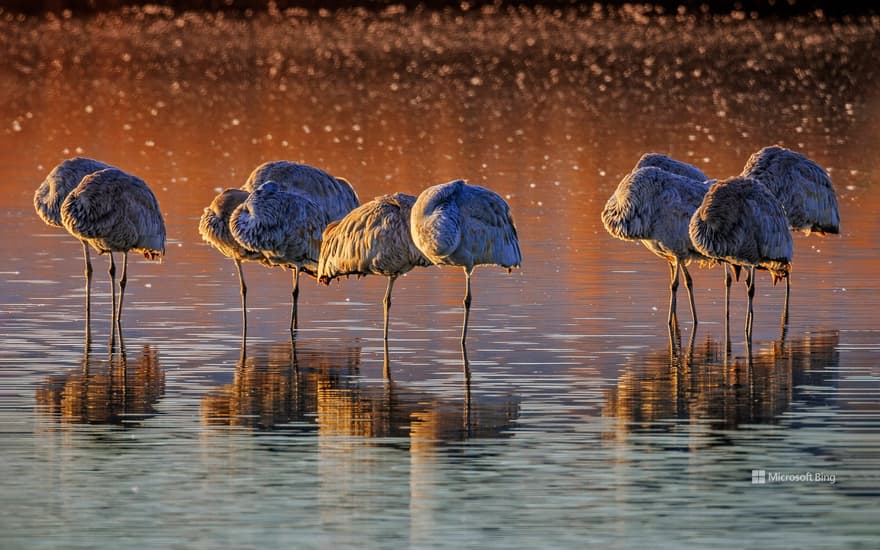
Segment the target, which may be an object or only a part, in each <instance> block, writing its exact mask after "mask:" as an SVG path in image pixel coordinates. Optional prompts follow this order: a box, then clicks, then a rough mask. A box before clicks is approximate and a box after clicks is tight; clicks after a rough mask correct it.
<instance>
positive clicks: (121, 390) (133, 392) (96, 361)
mask: <svg viewBox="0 0 880 550" xmlns="http://www.w3.org/2000/svg"><path fill="white" fill-rule="evenodd" d="M164 393H165V373H164V371H163V370H162V367H161V366H160V365H159V354H158V352H157V350H156V348H155V347H153V346H151V345H149V344H146V345H144V346H143V347H142V348H141V350H140V352H139V353H137V354H136V355H135V356H134V357H132V358H129V357H128V354H127V353H126V351H125V348H124V347H121V348H120V350H119V351H117V352H113V353H111V354H109V355H104V356H103V357H100V356H98V355H97V354H93V353H90V349H89V346H88V345H87V346H86V347H85V350H84V353H83V357H82V361H81V364H80V366H79V367H78V368H76V369H71V370H69V371H68V372H65V373H62V374H53V375H50V376H47V377H46V379H45V380H44V381H43V382H42V383H40V384H38V385H37V389H36V402H37V409H38V410H39V411H41V412H43V413H44V414H46V415H48V416H51V417H55V418H57V419H58V420H59V421H60V422H68V423H78V424H125V425H131V424H138V423H140V422H142V421H144V420H146V419H148V418H150V417H152V416H154V415H156V414H157V411H156V409H155V408H154V405H155V404H156V403H157V402H158V401H159V399H161V398H162V395H163V394H164Z"/></svg>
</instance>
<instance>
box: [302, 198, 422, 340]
mask: <svg viewBox="0 0 880 550" xmlns="http://www.w3.org/2000/svg"><path fill="white" fill-rule="evenodd" d="M415 202H416V198H415V197H414V196H412V195H405V194H403V193H395V194H393V195H383V196H381V197H376V198H375V199H373V200H372V201H370V202H367V203H364V204H362V205H361V206H359V207H357V208H355V209H354V210H352V211H351V212H349V213H348V214H347V215H346V216H345V217H344V218H342V220H339V221H336V222H331V223H330V225H328V226H327V228H326V229H325V230H324V236H323V242H322V243H321V257H320V259H319V261H318V280H319V281H320V282H322V283H324V284H328V285H329V284H330V281H332V280H333V279H335V278H336V277H341V276H343V275H346V276H347V275H359V276H360V275H369V274H371V273H372V274H376V275H384V276H385V277H388V287H387V289H386V290H385V299H384V300H383V304H384V306H385V316H384V319H385V321H384V329H383V332H382V334H383V339H384V340H385V341H387V340H388V310H389V309H390V308H391V288H392V287H393V286H394V281H395V280H397V277H399V276H400V275H403V274H404V273H406V272H408V271H410V270H411V269H412V268H414V267H427V266H429V265H431V262H430V261H429V260H428V259H427V258H426V257H425V256H424V255H423V254H422V253H421V252H420V251H419V249H418V248H416V245H415V243H414V242H413V239H412V236H411V235H410V217H411V211H412V207H413V204H415Z"/></svg>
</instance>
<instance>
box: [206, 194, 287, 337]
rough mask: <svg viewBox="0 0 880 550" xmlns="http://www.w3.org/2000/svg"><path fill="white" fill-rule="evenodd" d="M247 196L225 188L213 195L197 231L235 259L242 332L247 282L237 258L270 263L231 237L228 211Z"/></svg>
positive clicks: (229, 213)
mask: <svg viewBox="0 0 880 550" xmlns="http://www.w3.org/2000/svg"><path fill="white" fill-rule="evenodd" d="M248 196H249V193H248V192H247V191H242V190H241V189H225V190H224V191H223V192H221V193H220V194H219V195H217V196H216V197H214V200H213V201H211V205H210V206H208V207H207V208H205V211H204V212H203V213H202V217H201V219H199V234H200V235H201V236H202V239H203V240H204V241H205V242H207V243H208V244H210V245H211V246H213V247H214V248H216V249H217V250H219V251H220V253H221V254H223V255H224V256H226V257H227V258H230V259H232V261H233V262H234V263H235V269H236V272H237V273H238V288H239V293H240V294H241V331H242V335H247V285H246V284H245V282H244V273H243V272H242V268H241V262H243V261H249V262H260V263H262V264H263V265H266V266H267V267H271V264H270V263H269V261H268V260H266V259H265V258H264V257H263V255H262V254H261V253H259V252H257V251H256V250H250V249H248V248H246V247H244V246H243V245H242V244H241V243H240V242H238V241H237V240H235V237H233V236H232V230H231V229H230V228H229V220H230V218H231V217H232V213H233V212H234V211H235V209H236V208H238V207H239V206H240V205H241V204H242V203H244V201H246V200H247V198H248Z"/></svg>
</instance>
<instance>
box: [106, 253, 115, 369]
mask: <svg viewBox="0 0 880 550" xmlns="http://www.w3.org/2000/svg"><path fill="white" fill-rule="evenodd" d="M108 254H109V256H110V267H109V268H108V269H107V272H108V273H109V274H110V311H111V312H112V313H111V315H110V353H113V348H115V347H116V262H115V261H114V260H113V253H112V252H108Z"/></svg>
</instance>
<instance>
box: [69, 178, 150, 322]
mask: <svg viewBox="0 0 880 550" xmlns="http://www.w3.org/2000/svg"><path fill="white" fill-rule="evenodd" d="M61 223H62V224H63V225H64V227H65V229H67V230H68V231H69V232H70V234H71V235H73V236H74V237H76V238H78V239H79V240H81V241H83V242H84V243H88V244H89V245H90V246H91V247H92V248H94V249H95V250H96V251H98V253H99V254H109V255H110V288H111V296H112V304H113V321H114V326H116V327H119V326H121V318H122V300H123V297H124V295H125V285H126V282H127V280H128V253H129V251H133V252H137V253H140V254H143V255H144V257H145V258H147V259H148V260H158V261H161V260H162V259H163V258H164V256H165V221H164V220H163V218H162V211H161V210H160V208H159V201H157V200H156V196H155V195H154V194H153V191H152V190H150V188H149V186H148V185H147V184H146V183H145V182H144V181H143V180H142V179H140V178H138V177H136V176H133V175H131V174H128V173H126V172H123V171H122V170H120V169H118V168H105V169H103V170H100V171H98V172H94V173H92V174H89V175H87V176H85V177H84V178H83V179H82V181H80V182H79V184H78V185H77V186H76V187H75V188H74V189H73V190H72V191H71V192H70V193H69V194H68V195H67V198H66V199H64V203H63V204H62V205H61ZM114 252H122V257H123V261H122V274H121V276H120V278H119V302H118V303H117V301H116V283H115V280H114V279H115V275H116V264H115V263H114V261H113V253H114Z"/></svg>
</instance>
